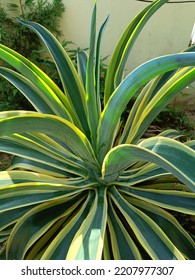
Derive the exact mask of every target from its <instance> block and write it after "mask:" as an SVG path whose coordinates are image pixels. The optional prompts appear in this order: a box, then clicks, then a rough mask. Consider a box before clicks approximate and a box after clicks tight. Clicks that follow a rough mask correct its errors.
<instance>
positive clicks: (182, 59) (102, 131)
mask: <svg viewBox="0 0 195 280" xmlns="http://www.w3.org/2000/svg"><path fill="white" fill-rule="evenodd" d="M194 65H195V53H181V54H173V55H168V56H163V57H159V58H155V59H153V60H150V61H148V62H146V63H144V64H142V65H141V66H139V67H138V68H137V69H135V70H134V71H133V72H131V73H130V74H129V75H128V76H127V77H126V78H125V79H124V81H123V82H122V83H121V84H120V85H119V86H118V88H117V89H116V90H115V92H114V93H113V94H112V96H111V97H110V99H109V101H108V102H107V105H106V107H105V109H104V111H103V112H102V114H101V118H100V122H99V128H98V137H97V153H98V154H99V161H100V162H102V161H103V159H104V157H105V155H106V153H107V152H108V151H109V149H110V148H111V147H112V145H113V142H114V138H115V131H116V128H117V124H118V122H119V119H120V117H121V114H122V113H123V111H124V109H125V107H126V105H127V104H128V102H129V101H130V99H131V98H132V96H133V95H134V94H135V93H136V92H137V90H138V89H140V88H141V87H142V86H144V85H145V84H146V83H148V82H149V81H150V80H151V79H153V78H154V77H156V76H157V75H159V74H162V73H165V72H168V71H170V70H173V69H177V68H182V67H186V66H194ZM113 112H114V114H113Z"/></svg>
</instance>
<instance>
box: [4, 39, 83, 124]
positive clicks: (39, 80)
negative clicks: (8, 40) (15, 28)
mask: <svg viewBox="0 0 195 280" xmlns="http://www.w3.org/2000/svg"><path fill="white" fill-rule="evenodd" d="M0 58H1V59H3V60H4V61H6V62H7V63H9V64H10V65H11V66H13V67H14V68H15V69H16V70H17V71H19V72H20V73H22V75H23V76H24V77H26V79H27V80H29V82H31V83H32V84H33V85H36V88H37V90H38V91H39V92H40V94H41V96H42V98H43V99H44V100H45V101H44V102H45V103H47V106H52V108H55V112H56V113H57V114H58V115H61V116H62V117H64V118H65V119H68V120H69V119H72V118H73V119H74V121H75V123H76V124H78V120H76V118H75V115H74V112H73V110H72V108H71V106H70V104H69V102H68V99H67V97H66V96H65V95H64V93H63V92H62V91H61V90H60V89H59V88H58V86H57V85H56V84H55V83H54V82H53V81H52V80H51V79H50V78H49V77H48V76H47V75H46V74H45V73H44V72H43V71H42V70H41V69H39V68H38V67H37V66H36V65H35V64H33V63H32V62H30V61H29V60H28V59H26V58H25V57H24V56H22V55H20V54H19V53H17V52H15V51H13V50H11V49H10V48H8V47H6V46H4V45H2V44H0ZM7 71H10V70H8V69H7ZM10 72H11V71H10ZM11 73H12V72H11ZM14 75H16V76H17V73H16V72H15V74H14ZM12 76H13V74H12ZM36 96H37V93H36ZM36 98H39V99H40V97H36ZM31 102H36V104H37V101H36V100H35V98H34V96H33V95H31Z"/></svg>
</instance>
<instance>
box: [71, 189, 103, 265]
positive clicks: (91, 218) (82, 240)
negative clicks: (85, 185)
mask: <svg viewBox="0 0 195 280" xmlns="http://www.w3.org/2000/svg"><path fill="white" fill-rule="evenodd" d="M95 191H96V197H95V199H94V202H93V205H92V208H91V210H90V212H89V214H88V216H87V218H86V219H85V220H84V221H83V223H82V225H81V227H80V229H79V230H78V231H77V233H76V235H75V237H74V239H73V241H72V243H71V245H70V248H69V251H68V254H67V257H66V258H67V260H73V259H79V260H89V259H90V260H101V258H102V250H103V243H104V242H103V240H104V234H105V229H106V221H107V199H106V188H104V187H102V186H98V187H97V188H96V189H95Z"/></svg>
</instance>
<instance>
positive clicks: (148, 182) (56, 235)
mask: <svg viewBox="0 0 195 280" xmlns="http://www.w3.org/2000/svg"><path fill="white" fill-rule="evenodd" d="M166 2H167V1H166V0H157V1H154V2H153V3H151V4H149V5H148V6H147V7H145V8H144V9H143V10H142V11H141V12H140V13H139V14H137V15H136V16H135V18H134V19H133V20H132V21H131V22H130V23H129V25H128V26H127V28H126V30H125V31H124V33H123V35H122V37H121V38H120V40H119V42H118V44H117V46H116V48H115V50H114V52H113V55H112V56H111V59H110V62H109V65H108V71H107V76H106V81H105V91H104V97H103V100H102V99H101V98H100V93H99V92H100V90H99V75H100V73H99V72H100V71H99V66H100V47H101V41H102V35H103V31H104V29H105V27H106V24H107V22H108V18H107V19H106V20H105V22H104V23H103V25H102V26H101V28H100V30H99V32H98V34H97V39H96V10H97V5H96V3H95V4H94V9H93V13H92V19H91V34H90V44H89V45H90V46H89V52H88V54H87V53H86V52H84V51H81V52H80V53H79V54H78V71H77V70H76V69H75V67H74V66H73V64H72V62H71V60H70V58H69V57H68V55H67V53H66V52H65V50H64V49H63V47H62V46H61V45H60V43H59V42H58V41H57V40H56V39H55V38H54V36H53V35H52V34H51V33H50V32H49V31H48V30H47V29H45V28H44V27H43V26H41V25H39V24H37V23H34V22H27V21H23V20H21V19H20V20H19V21H20V22H21V24H24V25H25V26H27V27H29V28H31V29H32V30H33V31H35V32H36V33H37V34H38V35H39V36H40V38H41V39H42V40H43V42H44V43H45V45H46V46H47V48H48V50H49V52H50V53H51V56H52V57H53V60H54V62H55V64H56V67H57V69H58V72H59V76H60V78H61V81H62V85H63V90H61V89H60V88H58V87H57V86H56V85H55V84H54V82H53V81H52V80H51V79H50V78H49V77H48V76H47V75H46V74H45V73H44V72H42V71H41V70H40V69H39V68H38V67H36V66H35V65H34V64H33V63H31V62H30V61H29V60H27V59H26V58H25V57H23V56H22V55H20V54H19V53H16V52H14V51H13V50H11V49H9V48H8V47H6V46H4V45H1V46H0V58H1V59H3V60H5V61H6V62H7V63H9V64H10V65H11V66H12V67H14V68H15V69H16V71H13V70H11V69H8V68H3V67H0V75H1V76H2V77H4V78H5V79H7V80H8V81H10V82H11V83H13V84H14V85H15V86H16V87H17V88H18V89H19V90H20V91H21V92H22V93H23V94H24V95H25V96H26V98H28V100H29V101H30V102H31V103H32V105H33V106H34V108H35V111H31V112H29V111H8V112H1V113H0V150H1V151H3V152H6V153H10V154H13V155H14V158H13V162H12V165H11V167H10V168H9V169H8V170H7V171H3V172H1V173H0V241H1V243H2V246H3V247H2V249H1V258H6V259H19V260H21V259H41V260H43V259H71V260H73V259H98V260H100V259H137V260H138V259H171V260H172V259H194V257H195V244H194V241H193V239H192V238H191V236H190V234H189V233H188V232H187V231H186V230H184V228H183V227H182V226H181V225H180V224H179V222H178V221H177V220H176V219H175V218H174V216H173V215H172V213H173V212H174V213H175V212H181V213H186V214H190V215H194V214H195V193H194V192H195V173H194V167H195V151H194V148H195V141H192V140H191V141H189V142H181V141H180V139H181V135H180V134H179V133H178V132H177V131H175V130H167V131H164V132H163V133H161V134H160V135H158V136H156V137H151V138H148V139H147V138H144V133H145V131H146V130H147V128H148V126H149V125H150V124H151V122H152V121H153V120H154V118H155V117H156V116H157V115H158V113H159V112H160V111H161V110H162V109H163V108H164V107H165V106H166V105H167V104H168V103H169V102H170V101H171V100H172V99H173V98H174V97H175V96H176V94H177V93H178V92H180V90H181V89H182V88H184V87H186V86H187V85H188V84H190V83H191V82H192V81H194V80H195V68H194V66H195V52H193V48H192V47H191V49H187V50H186V51H184V52H181V53H179V54H172V55H167V56H162V57H158V58H155V59H153V60H151V61H148V62H146V63H144V64H143V65H141V66H139V67H138V68H136V69H135V70H134V71H132V72H131V73H130V74H129V75H127V76H126V77H125V78H123V72H124V67H125V62H126V61H127V58H128V55H129V53H130V50H131V48H132V46H133V44H134V42H135V40H136V38H137V36H138V35H139V33H140V31H141V30H142V28H143V27H144V25H145V24H146V22H147V21H148V20H149V18H150V17H151V16H152V15H153V14H154V13H155V12H156V11H157V10H158V9H159V8H160V7H161V6H162V5H163V4H165V3H166ZM135 96H137V98H136V99H135ZM132 98H134V102H133V105H132V107H131V110H130V113H129V115H128V117H127V120H126V122H125V123H124V122H121V115H122V114H123V112H125V110H126V106H127V104H129V102H130V100H132Z"/></svg>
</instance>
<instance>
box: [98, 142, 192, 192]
mask: <svg viewBox="0 0 195 280" xmlns="http://www.w3.org/2000/svg"><path fill="white" fill-rule="evenodd" d="M178 157H179V158H180V160H178ZM136 161H146V162H152V163H155V164H157V165H158V166H160V167H162V168H163V169H165V170H167V171H168V172H170V173H171V174H173V175H174V176H175V177H176V178H178V179H179V180H181V181H182V182H183V183H184V184H186V185H187V186H188V187H189V188H190V189H191V190H192V191H195V174H194V171H193V170H194V163H195V152H194V151H193V150H192V149H190V148H189V147H187V146H185V145H183V144H182V143H179V142H177V141H175V140H172V139H167V138H165V137H152V138H150V139H148V140H144V141H142V142H141V143H140V144H139V145H137V146H136V145H131V144H130V145H128V144H126V145H125V144H124V145H120V146H118V147H116V148H114V149H112V150H111V151H110V152H109V153H108V154H107V155H106V157H105V159H104V162H103V166H102V176H103V179H104V180H105V181H106V182H112V181H113V180H115V179H117V178H118V176H119V175H120V174H121V172H123V171H124V170H125V169H126V168H128V167H129V166H130V164H132V163H134V162H136ZM186 162H188V165H186Z"/></svg>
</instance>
